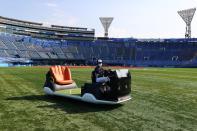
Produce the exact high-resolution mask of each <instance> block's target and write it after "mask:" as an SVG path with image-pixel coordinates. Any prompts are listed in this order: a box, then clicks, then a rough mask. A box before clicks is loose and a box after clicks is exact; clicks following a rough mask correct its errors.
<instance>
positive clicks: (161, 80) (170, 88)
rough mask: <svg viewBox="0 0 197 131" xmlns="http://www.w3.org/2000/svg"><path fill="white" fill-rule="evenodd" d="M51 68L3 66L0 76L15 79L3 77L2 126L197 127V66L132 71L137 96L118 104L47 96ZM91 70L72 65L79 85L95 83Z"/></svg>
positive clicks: (94, 127) (0, 110) (133, 95)
mask: <svg viewBox="0 0 197 131" xmlns="http://www.w3.org/2000/svg"><path fill="white" fill-rule="evenodd" d="M47 70H48V69H46V68H30V67H22V68H0V76H1V75H4V76H9V77H11V78H9V77H7V78H5V77H4V78H3V77H0V82H2V83H3V84H2V85H4V86H1V89H0V93H4V94H3V95H0V105H1V108H0V118H1V119H0V130H109V131H111V130H117V131H119V130H153V131H154V130H155V131H158V130H191V131H195V130H196V129H197V125H196V123H197V120H196V117H197V115H196V114H197V95H196V92H197V88H196V84H197V83H196V74H197V73H196V69H172V68H145V69H137V70H134V69H131V73H132V79H133V81H132V97H133V100H131V101H128V102H126V103H125V105H123V106H118V107H109V106H95V105H91V104H85V103H81V102H77V101H72V100H70V99H64V98H59V97H47V96H44V95H43V92H42V86H43V83H44V79H45V73H46V72H47ZM92 70H93V69H83V68H80V69H71V71H72V76H73V79H74V80H75V81H76V83H77V84H78V86H79V87H81V86H82V85H83V83H85V82H87V81H91V78H90V76H91V71H92ZM12 77H13V78H12ZM14 80H18V81H19V83H18V87H17V86H16V87H17V88H14V87H13V86H11V85H14ZM20 82H21V83H23V86H24V87H23V88H25V89H26V91H24V90H22V86H20V87H19V85H20V84H21V83H20ZM6 86H7V87H8V88H6ZM12 88H14V89H12ZM14 90H16V91H14Z"/></svg>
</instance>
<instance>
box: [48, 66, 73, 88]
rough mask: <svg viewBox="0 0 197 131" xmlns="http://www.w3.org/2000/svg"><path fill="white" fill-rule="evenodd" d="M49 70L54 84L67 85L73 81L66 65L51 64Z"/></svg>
mask: <svg viewBox="0 0 197 131" xmlns="http://www.w3.org/2000/svg"><path fill="white" fill-rule="evenodd" d="M50 72H51V74H52V77H53V79H54V82H55V83H56V84H59V85H69V84H72V83H74V81H73V80H72V76H71V72H70V69H69V68H68V67H67V66H52V67H51V68H50Z"/></svg>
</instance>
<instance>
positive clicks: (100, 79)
mask: <svg viewBox="0 0 197 131" xmlns="http://www.w3.org/2000/svg"><path fill="white" fill-rule="evenodd" d="M102 65H103V64H102V60H101V59H98V60H97V66H96V67H95V69H94V71H93V72H92V73H93V74H92V81H93V82H97V83H104V82H108V81H109V80H110V79H109V78H108V77H105V76H104V74H105V70H104V69H103V68H102Z"/></svg>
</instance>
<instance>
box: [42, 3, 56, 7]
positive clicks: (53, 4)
mask: <svg viewBox="0 0 197 131" xmlns="http://www.w3.org/2000/svg"><path fill="white" fill-rule="evenodd" d="M45 5H46V6H48V7H57V6H58V5H57V4H56V3H50V2H49V3H46V4H45Z"/></svg>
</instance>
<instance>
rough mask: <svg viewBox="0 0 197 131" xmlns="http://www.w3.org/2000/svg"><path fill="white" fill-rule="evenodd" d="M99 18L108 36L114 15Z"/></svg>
mask: <svg viewBox="0 0 197 131" xmlns="http://www.w3.org/2000/svg"><path fill="white" fill-rule="evenodd" d="M99 19H100V21H101V23H102V25H103V28H104V31H105V33H104V36H105V37H108V30H109V27H110V25H111V23H112V21H113V19H114V18H113V17H100V18H99Z"/></svg>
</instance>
